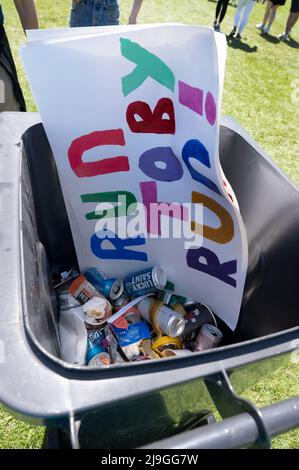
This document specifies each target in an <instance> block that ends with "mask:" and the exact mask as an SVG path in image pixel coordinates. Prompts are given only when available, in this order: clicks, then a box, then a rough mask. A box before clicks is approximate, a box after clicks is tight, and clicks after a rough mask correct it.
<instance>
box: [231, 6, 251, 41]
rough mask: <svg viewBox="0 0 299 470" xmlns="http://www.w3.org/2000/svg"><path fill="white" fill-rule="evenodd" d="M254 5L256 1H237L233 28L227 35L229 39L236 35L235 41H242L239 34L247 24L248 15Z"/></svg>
mask: <svg viewBox="0 0 299 470" xmlns="http://www.w3.org/2000/svg"><path fill="white" fill-rule="evenodd" d="M255 4H256V0H239V1H238V6H237V11H236V14H235V18H234V27H233V29H232V30H231V32H230V34H229V36H228V37H229V38H232V37H234V36H235V34H236V33H237V31H238V33H237V35H236V39H242V38H241V34H242V32H243V30H244V28H245V26H246V25H247V23H248V20H249V16H250V13H251V12H252V9H253V7H254V5H255Z"/></svg>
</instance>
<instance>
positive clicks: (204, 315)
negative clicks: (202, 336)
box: [182, 302, 214, 349]
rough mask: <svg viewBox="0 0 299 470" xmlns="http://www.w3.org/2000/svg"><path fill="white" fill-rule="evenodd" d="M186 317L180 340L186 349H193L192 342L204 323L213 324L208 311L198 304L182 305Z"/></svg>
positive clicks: (188, 303)
mask: <svg viewBox="0 0 299 470" xmlns="http://www.w3.org/2000/svg"><path fill="white" fill-rule="evenodd" d="M184 309H185V310H186V312H187V313H186V315H185V316H184V321H185V329H184V333H183V334H182V340H183V343H184V345H185V347H187V348H188V349H193V346H194V341H195V340H196V337H197V335H198V333H199V331H200V329H201V327H202V326H203V325H204V324H205V323H210V322H213V323H214V320H213V317H212V315H211V311H210V309H209V308H208V307H207V306H206V305H203V304H200V303H198V302H187V303H185V304H184Z"/></svg>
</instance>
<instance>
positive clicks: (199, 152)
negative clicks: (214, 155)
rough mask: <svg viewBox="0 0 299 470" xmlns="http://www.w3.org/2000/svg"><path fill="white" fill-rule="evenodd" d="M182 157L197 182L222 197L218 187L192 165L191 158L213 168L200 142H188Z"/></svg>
mask: <svg viewBox="0 0 299 470" xmlns="http://www.w3.org/2000/svg"><path fill="white" fill-rule="evenodd" d="M182 157H183V160H184V162H185V163H186V166H187V168H188V170H189V172H190V174H191V176H192V178H193V179H194V180H195V181H198V182H199V183H201V184H203V185H205V186H207V188H209V189H211V190H212V191H215V193H218V194H220V195H221V193H220V191H219V189H218V187H217V185H216V184H215V183H214V182H213V181H211V180H210V179H209V178H207V177H206V176H204V175H202V174H201V173H199V172H198V171H197V170H195V169H194V168H193V166H192V165H191V163H190V159H191V158H195V159H196V160H198V161H199V162H200V163H202V164H203V165H205V166H206V167H208V168H211V164H210V158H209V153H208V151H207V149H206V147H205V146H204V145H203V144H202V143H201V142H199V140H196V139H191V140H188V142H186V144H185V145H184V148H183V151H182Z"/></svg>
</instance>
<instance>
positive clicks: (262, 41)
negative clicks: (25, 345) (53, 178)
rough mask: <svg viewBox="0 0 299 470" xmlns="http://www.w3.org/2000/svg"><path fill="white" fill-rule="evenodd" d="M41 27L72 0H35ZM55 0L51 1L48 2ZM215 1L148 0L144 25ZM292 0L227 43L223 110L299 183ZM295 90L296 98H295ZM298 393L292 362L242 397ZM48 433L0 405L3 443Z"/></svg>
mask: <svg viewBox="0 0 299 470" xmlns="http://www.w3.org/2000/svg"><path fill="white" fill-rule="evenodd" d="M36 3H37V7H38V12H39V18H40V26H41V27H42V28H52V27H65V26H66V25H67V23H68V16H69V6H70V1H68V0H51V2H49V1H48V0H37V2H36ZM120 3H121V8H122V16H121V22H122V23H126V22H127V19H128V14H129V9H130V5H131V1H129V0H122V1H121V2H120ZM1 4H2V6H3V9H4V13H5V15H6V30H7V32H8V36H9V39H10V41H11V45H12V49H13V53H14V56H15V59H16V63H17V67H18V71H19V76H20V81H21V83H22V86H23V89H24V92H25V97H26V102H27V106H28V110H29V111H33V110H35V106H34V102H33V99H32V96H31V93H30V90H29V86H28V83H27V81H26V78H25V76H24V72H23V70H22V67H21V64H20V60H19V57H18V52H17V50H18V47H19V46H20V44H21V43H22V41H23V40H24V36H23V32H22V30H21V27H20V25H19V22H18V18H17V15H16V13H15V11H14V8H13V6H12V1H11V0H1ZM49 5H51V6H49ZM215 5H216V3H215V2H214V1H212V0H188V1H187V2H182V1H181V0H145V1H144V6H143V8H142V11H141V14H140V16H139V22H140V23H152V22H181V23H192V24H203V25H211V23H212V21H213V17H214V11H215ZM289 6H290V0H287V3H286V5H285V6H284V7H281V8H279V9H278V13H277V18H276V19H275V23H274V24H273V27H272V31H271V35H269V36H264V37H263V36H260V35H259V34H258V32H257V30H256V29H255V24H256V23H257V22H260V21H261V19H262V15H263V12H264V6H263V5H261V4H257V5H256V6H255V7H254V10H253V13H252V15H251V18H250V20H249V23H248V25H247V28H246V29H245V31H244V33H243V40H242V42H237V41H234V42H233V43H232V45H231V46H230V47H229V48H228V59H227V68H226V75H225V89H224V97H223V114H228V115H231V116H233V117H235V118H236V119H237V120H238V121H239V122H240V123H241V124H242V125H243V126H244V127H245V128H246V129H247V131H249V133H250V134H251V135H252V136H253V137H254V138H255V139H256V140H257V142H258V143H259V144H260V145H261V146H262V147H263V148H264V149H265V150H266V151H267V152H268V153H269V155H270V156H271V157H272V158H273V159H274V160H275V161H276V162H277V163H278V164H279V166H280V167H281V168H282V169H283V170H284V171H285V172H286V173H287V174H288V176H289V177H290V178H292V180H293V181H294V182H295V183H296V184H297V185H299V163H298V153H299V143H298V141H299V139H298V137H299V135H298V133H299V132H298V129H299V91H297V99H296V93H294V91H295V90H294V80H296V79H297V80H298V84H297V88H299V54H298V48H299V22H298V23H297V25H296V26H295V27H294V33H293V35H292V37H293V41H292V42H290V43H288V44H286V43H280V42H279V41H278V40H277V36H278V34H279V33H281V32H283V31H284V26H285V22H286V18H287V16H288V11H289ZM234 13H235V9H234V8H232V7H231V6H229V7H228V12H227V15H226V18H225V19H224V21H223V25H222V29H223V31H224V32H226V33H228V32H229V31H230V29H231V27H232V23H233V15H234ZM292 94H293V99H292ZM294 98H295V99H294ZM298 393H299V364H292V363H289V365H288V366H287V367H284V368H283V369H279V370H277V371H275V372H273V373H272V374H270V375H269V376H267V377H266V378H265V379H264V380H263V381H262V382H259V383H258V384H256V385H255V386H254V387H253V388H252V389H250V390H247V391H246V394H245V396H246V397H247V398H249V399H251V400H252V401H254V402H255V403H256V404H257V405H258V406H265V405H267V404H270V403H273V402H275V401H278V400H282V399H284V398H288V397H290V396H293V395H298ZM43 438H44V430H43V429H42V428H33V427H30V426H28V425H25V424H23V423H20V422H19V421H16V420H15V419H14V418H12V417H11V416H9V415H8V414H7V413H5V412H4V411H0V448H19V447H20V448H39V447H41V445H42V442H43ZM273 447H275V448H298V447H299V430H296V431H293V432H290V433H287V434H285V435H283V436H280V437H278V438H275V439H274V440H273Z"/></svg>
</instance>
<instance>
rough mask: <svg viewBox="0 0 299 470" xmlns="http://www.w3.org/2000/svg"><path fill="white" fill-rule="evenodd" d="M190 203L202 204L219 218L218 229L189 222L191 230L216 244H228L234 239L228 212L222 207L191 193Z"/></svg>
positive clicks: (212, 200) (203, 195) (231, 220)
mask: <svg viewBox="0 0 299 470" xmlns="http://www.w3.org/2000/svg"><path fill="white" fill-rule="evenodd" d="M192 202H193V203H194V204H203V205H204V207H206V208H207V209H210V210H211V211H212V212H214V214H216V215H217V217H219V220H220V223H221V224H220V227H218V228H213V227H208V226H207V225H201V224H197V223H196V222H191V230H192V231H193V232H196V233H198V234H199V235H203V236H204V237H205V238H208V239H209V240H212V241H213V242H216V243H221V244H225V243H229V242H230V241H231V240H232V239H233V238H234V222H233V219H232V218H231V216H230V214H229V212H227V210H226V209H225V208H224V207H222V206H221V205H220V204H218V202H216V201H214V199H211V198H210V197H208V196H206V195H205V194H202V193H197V192H196V191H193V192H192Z"/></svg>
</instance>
